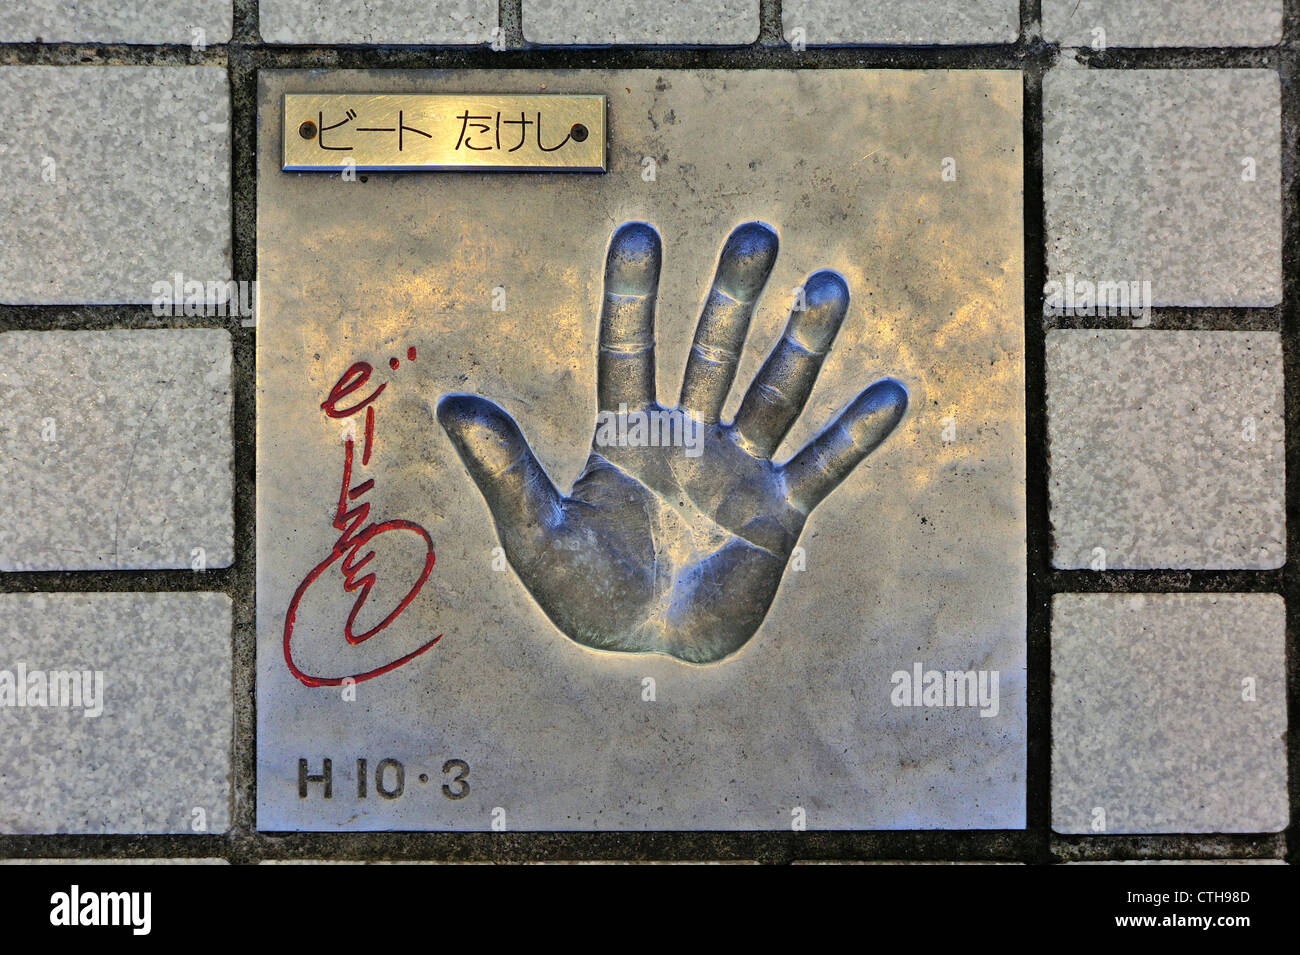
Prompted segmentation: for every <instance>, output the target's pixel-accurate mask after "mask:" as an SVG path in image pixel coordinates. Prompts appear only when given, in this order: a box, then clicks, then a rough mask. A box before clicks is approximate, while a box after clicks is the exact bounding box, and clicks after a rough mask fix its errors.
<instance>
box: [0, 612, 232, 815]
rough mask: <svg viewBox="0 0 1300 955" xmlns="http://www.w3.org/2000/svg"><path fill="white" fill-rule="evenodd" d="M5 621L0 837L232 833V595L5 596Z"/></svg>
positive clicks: (0, 667)
mask: <svg viewBox="0 0 1300 955" xmlns="http://www.w3.org/2000/svg"><path fill="white" fill-rule="evenodd" d="M0 621H3V622H2V623H0V717H2V718H3V720H4V725H5V732H3V733H0V832H4V833H40V832H50V833H53V832H67V833H111V832H139V833H160V832H175V833H190V832H208V833H219V832H224V831H225V830H226V829H227V828H228V827H229V824H230V742H231V720H232V709H231V693H230V680H231V674H230V666H231V656H230V646H231V644H230V640H231V637H230V621H231V606H230V599H229V598H228V597H226V596H225V595H224V594H210V593H149V594H144V593H111V594H110V593H103V594H72V593H66V594H39V593H38V594H4V595H0ZM56 672H58V673H62V674H65V675H67V674H71V675H72V676H75V677H79V678H80V679H78V680H77V681H76V683H77V685H78V687H87V686H88V687H89V688H90V689H91V692H90V693H89V694H85V695H82V696H81V697H80V704H81V705H80V706H78V705H76V704H77V702H78V699H77V696H76V695H75V694H70V693H68V694H65V693H64V692H63V690H62V689H60V691H59V693H58V694H54V693H53V692H52V691H50V690H48V687H49V686H50V685H51V684H52V683H53V682H54V681H52V679H51V678H52V677H53V676H54V675H55V673H56ZM23 684H25V689H26V694H25V696H24V697H23V700H24V705H22V706H19V705H17V701H18V699H19V694H18V693H17V688H18V687H19V686H21V685H23ZM67 685H69V684H67V683H65V684H62V685H61V686H62V687H66V686H67ZM38 687H44V688H46V689H45V690H44V691H43V692H39V693H38V689H37V688H38ZM56 703H57V704H58V705H55V704H56ZM88 703H89V705H88Z"/></svg>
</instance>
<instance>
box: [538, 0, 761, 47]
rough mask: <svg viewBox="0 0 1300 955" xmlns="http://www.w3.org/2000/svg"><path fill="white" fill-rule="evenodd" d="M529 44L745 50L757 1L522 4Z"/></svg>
mask: <svg viewBox="0 0 1300 955" xmlns="http://www.w3.org/2000/svg"><path fill="white" fill-rule="evenodd" d="M523 4H524V6H523V19H524V39H526V40H528V41H529V42H530V43H555V44H571V43H589V44H605V43H708V44H746V43H753V42H754V41H755V40H757V39H758V27H759V24H758V0H603V2H596V0H523Z"/></svg>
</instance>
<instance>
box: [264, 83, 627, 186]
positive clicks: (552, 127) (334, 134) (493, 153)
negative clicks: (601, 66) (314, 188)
mask: <svg viewBox="0 0 1300 955" xmlns="http://www.w3.org/2000/svg"><path fill="white" fill-rule="evenodd" d="M282 168H283V169H284V170H285V171H286V172H312V171H327V172H332V171H336V170H339V169H356V170H360V171H375V172H385V171H386V172H414V171H420V170H431V171H455V170H501V171H505V172H604V171H605V97H604V96H590V95H572V96H569V95H562V94H541V95H532V94H527V95H520V94H514V95H511V94H504V93H503V94H481V93H472V94H471V93H446V94H421V95H415V94H392V93H381V94H355V93H329V94H319V93H310V94H309V93H286V94H285V96H284V156H283V165H282Z"/></svg>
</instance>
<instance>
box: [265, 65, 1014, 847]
mask: <svg viewBox="0 0 1300 955" xmlns="http://www.w3.org/2000/svg"><path fill="white" fill-rule="evenodd" d="M484 89H492V90H497V91H500V95H498V96H494V97H492V98H491V100H492V103H495V104H496V105H495V106H493V105H491V104H489V103H487V102H486V101H485V100H484V98H483V97H482V96H481V94H480V91H482V90H484ZM353 91H356V92H355V93H354V92H353ZM398 94H400V95H398ZM540 94H545V95H548V96H556V95H557V94H558V98H557V100H556V101H557V102H558V103H560V104H576V103H578V102H584V103H591V104H598V103H599V104H605V105H600V106H593V107H592V108H593V109H594V110H596V112H597V114H598V115H599V116H600V117H601V120H600V121H597V120H595V119H593V120H591V121H590V122H589V123H588V121H587V120H583V122H584V124H586V125H588V129H589V132H590V135H589V136H588V138H587V140H585V141H584V142H582V143H578V144H576V145H579V146H583V147H585V148H590V149H592V150H595V151H594V152H592V153H590V154H584V155H585V156H586V158H582V159H579V158H577V156H578V154H577V153H576V152H575V153H573V154H571V157H570V158H569V159H567V160H565V161H566V162H573V163H578V164H580V165H582V166H583V167H584V168H599V167H600V166H601V165H602V162H603V156H604V146H603V141H604V128H605V127H604V123H603V117H604V115H605V112H606V110H607V111H608V118H609V148H608V168H607V170H606V172H605V175H602V176H571V175H566V176H557V175H553V174H551V173H548V172H536V171H531V172H518V171H516V172H505V171H501V170H500V169H499V168H496V169H493V170H492V174H491V175H487V174H475V172H476V170H473V169H470V170H463V169H462V170H459V171H455V172H446V171H444V172H430V173H428V174H426V175H421V176H410V175H400V174H392V173H389V172H373V173H371V174H370V175H366V176H352V175H350V174H349V171H348V169H347V167H346V166H345V167H344V168H343V169H341V170H336V171H335V173H334V174H332V175H320V174H318V173H317V174H303V173H299V172H293V171H286V170H287V169H306V168H313V169H314V168H318V167H319V166H320V165H322V164H324V165H334V162H333V161H321V160H317V159H313V158H310V157H312V156H313V155H314V154H313V150H316V149H318V148H319V137H320V135H321V133H322V131H324V132H325V133H326V136H327V137H328V136H329V134H330V133H336V132H338V131H341V130H344V129H348V128H351V129H352V133H353V135H354V136H356V137H361V136H368V135H373V136H375V137H376V142H378V141H379V139H380V138H381V134H380V133H368V132H366V131H365V130H366V129H368V128H370V127H374V128H382V129H383V131H384V132H383V135H393V134H392V131H391V130H389V129H388V127H392V126H395V125H396V126H398V127H399V129H400V126H401V124H410V123H417V124H418V123H421V122H427V121H428V120H427V118H426V117H424V116H421V117H420V119H418V120H417V119H416V118H415V113H414V112H413V111H412V112H408V110H407V107H406V106H404V105H401V104H405V103H410V102H417V101H418V102H422V103H440V104H445V116H444V118H443V119H442V120H440V121H439V123H438V124H437V128H438V129H439V130H442V132H443V133H445V138H444V140H443V143H444V148H448V147H447V144H448V143H449V144H450V146H452V147H454V145H455V143H456V139H457V137H458V136H459V135H460V133H461V125H462V124H463V123H467V122H468V121H467V120H464V119H462V120H460V121H457V120H456V118H455V117H456V116H457V115H462V114H464V113H466V112H468V113H469V114H470V115H472V116H482V115H489V114H490V115H491V116H492V117H493V119H492V121H491V122H487V121H485V122H487V125H488V126H489V129H488V130H487V131H484V130H474V131H473V135H474V136H480V137H481V136H487V137H488V139H487V142H489V143H491V144H492V145H493V149H494V150H495V141H496V140H495V137H496V128H495V116H496V113H497V112H498V111H499V112H500V113H501V116H502V117H503V126H502V129H501V136H502V146H503V147H505V146H506V145H509V146H514V145H515V139H514V137H516V136H518V134H519V128H518V127H516V126H513V125H512V126H510V127H509V133H510V137H511V138H509V139H507V128H506V127H505V126H504V117H506V116H507V114H508V113H509V115H510V116H511V118H512V119H517V118H518V112H519V111H518V109H517V108H516V107H515V106H513V105H512V106H511V107H510V110H509V111H508V110H507V108H506V103H507V102H508V100H507V97H508V96H510V97H523V98H524V99H525V100H527V101H528V102H530V103H532V102H535V100H534V99H533V98H534V97H536V96H538V95H540ZM548 102H549V101H548ZM259 103H260V119H259V122H260V128H259V137H260V140H259V141H260V147H261V148H260V149H259V156H258V163H259V169H258V219H257V221H258V270H259V276H258V279H259V288H258V295H257V332H256V334H257V383H258V391H257V403H258V414H257V421H258V435H257V440H258V449H257V577H258V579H257V632H258V637H257V641H258V642H257V719H258V738H257V772H258V780H257V798H258V825H259V827H260V828H262V829H264V830H384V829H398V830H484V831H493V830H507V831H513V830H597V829H612V830H617V829H626V830H656V829H715V830H741V829H770V830H783V829H784V830H790V829H794V830H796V831H799V830H804V829H807V830H815V829H844V828H852V829H889V828H898V829H923V828H952V829H979V828H1018V827H1022V826H1023V825H1024V821H1025V718H1026V717H1025V714H1026V701H1025V610H1026V607H1025V604H1026V587H1025V500H1024V496H1025V483H1024V472H1025V444H1024V442H1025V427H1024V324H1023V321H1024V317H1023V301H1024V294H1023V232H1022V214H1021V187H1022V173H1021V170H1022V153H1021V78H1020V75H1019V74H1018V73H1016V72H997V71H971V70H962V71H919V72H910V71H901V70H886V71H863V70H838V69H837V70H826V71H818V70H797V71H796V70H792V71H770V70H763V71H660V70H613V71H569V72H565V71H547V72H539V71H527V70H491V71H445V72H404V71H396V72H395V71H372V72H365V71H356V72H353V71H341V72H321V71H311V72H307V71H302V72H298V71H291V72H284V71H269V72H268V71H263V72H262V73H261V74H260V90H259ZM365 104H376V105H378V104H383V107H382V109H378V110H377V111H376V112H374V113H369V112H365V111H363V108H364V107H365ZM498 107H499V109H498ZM565 108H567V107H565ZM349 110H351V111H352V112H353V113H355V117H354V120H352V121H349V123H348V124H346V125H343V126H335V125H333V124H335V123H337V122H339V117H340V116H343V115H345V114H346V113H347V111H349ZM385 110H387V112H386V113H385V112H384V111H385ZM394 110H396V112H394ZM535 111H536V110H535V108H534V107H531V106H528V107H525V108H524V110H523V116H524V118H525V119H526V118H528V117H529V116H530V115H531V114H532V112H535ZM541 115H542V117H543V118H544V119H546V125H545V126H544V127H540V124H539V128H534V127H526V130H527V135H526V137H525V138H531V139H530V141H531V142H532V143H533V146H532V147H531V148H532V149H537V148H538V147H537V146H536V142H537V140H536V139H535V138H532V137H536V136H537V135H538V133H539V132H540V134H541V135H542V137H543V138H542V139H541V142H542V143H544V144H546V145H548V146H549V145H551V144H552V143H553V142H554V141H553V140H551V139H549V138H548V137H549V136H551V135H552V130H551V126H550V119H549V117H550V116H551V113H550V112H549V111H548V110H547V108H542V112H541ZM575 115H576V114H571V113H566V114H565V115H564V121H559V120H558V116H557V129H559V128H561V127H563V126H564V122H565V121H567V122H569V124H570V126H571V125H572V123H573V122H576V121H577V120H576V119H573V118H571V117H572V116H575ZM363 120H364V128H363ZM309 121H310V122H313V123H314V124H315V126H316V128H315V135H314V137H306V136H302V135H300V134H299V132H298V128H299V127H300V126H301V124H303V123H304V122H309ZM430 125H434V124H430ZM326 127H329V129H328V130H327V129H326ZM421 128H422V129H423V128H424V127H421ZM560 135H561V136H562V135H563V133H561V134H560ZM403 136H405V134H403ZM417 139H418V140H419V146H420V148H421V149H425V148H429V149H432V146H429V147H426V146H425V140H424V139H423V138H422V137H417ZM282 140H283V143H284V153H283V163H282V161H281V148H280V147H281V141H282ZM478 141H479V140H476V142H478ZM326 142H327V143H330V144H331V145H332V144H333V143H334V142H338V143H342V142H344V140H343V139H339V140H329V139H328V138H327V140H326ZM412 142H413V140H410V139H405V138H403V140H402V142H401V144H400V152H402V153H404V152H405V151H406V150H408V149H412V148H414V147H412V145H411V143H412ZM354 143H357V144H358V149H360V148H361V147H360V145H359V141H354ZM598 143H599V144H600V145H599V148H597V144H598ZM366 148H367V149H371V150H380V149H387V150H390V151H388V152H368V153H366V156H367V157H369V160H374V161H376V162H397V163H398V165H397V166H389V167H387V168H390V169H393V168H402V169H405V168H413V167H414V166H416V165H418V164H417V163H411V164H410V165H409V166H408V164H407V160H406V159H404V158H403V157H402V156H399V155H398V151H394V150H397V149H398V147H394V146H392V145H391V144H390V145H389V146H387V147H380V146H374V147H366ZM525 148H528V147H520V149H519V150H518V151H517V152H516V153H515V155H520V154H521V153H522V152H523V151H524V149H525ZM567 148H568V147H567V146H566V147H565V149H567ZM561 151H562V150H561ZM503 152H508V150H504V148H503ZM454 153H455V150H454V149H452V154H454ZM422 155H426V154H422ZM427 155H428V157H429V158H428V160H427V161H429V162H432V163H434V164H435V165H438V164H443V165H445V164H446V162H447V159H446V157H447V156H448V155H450V154H449V153H446V152H443V153H441V154H436V155H435V154H434V153H432V152H430V153H428V154H427ZM438 155H441V156H442V158H438ZM484 155H485V156H486V153H484ZM554 155H558V152H557V153H556V154H554ZM497 158H501V157H497ZM466 161H467V162H472V161H481V162H488V161H493V162H495V161H496V159H492V160H487V159H484V160H476V159H471V158H469V157H467V158H466ZM539 164H540V162H539V158H538V154H535V153H530V154H529V155H528V156H527V157H521V160H520V161H519V166H521V167H524V166H526V167H529V168H536V167H537V166H538V165H539ZM356 165H357V168H378V166H367V164H365V163H361V162H358V163H357V164H356ZM489 168H490V167H488V166H484V167H483V170H482V171H483V172H484V173H486V172H487V171H489ZM562 168H575V167H573V166H566V167H562Z"/></svg>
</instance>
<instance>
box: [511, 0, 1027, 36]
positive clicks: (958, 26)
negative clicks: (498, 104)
mask: <svg viewBox="0 0 1300 955" xmlns="http://www.w3.org/2000/svg"><path fill="white" fill-rule="evenodd" d="M525 2H527V0H525ZM781 18H782V23H783V26H784V28H785V38H786V39H787V40H789V41H791V42H798V41H799V40H800V39H802V40H803V41H804V42H807V43H810V44H818V43H899V44H905V43H915V44H936V43H1014V42H1016V38H1017V37H1018V36H1019V35H1020V2H1019V0H927V2H925V3H918V2H916V0H883V2H879V3H856V2H852V0H783V2H782V4H781ZM796 31H802V33H799V32H796Z"/></svg>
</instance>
